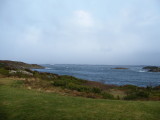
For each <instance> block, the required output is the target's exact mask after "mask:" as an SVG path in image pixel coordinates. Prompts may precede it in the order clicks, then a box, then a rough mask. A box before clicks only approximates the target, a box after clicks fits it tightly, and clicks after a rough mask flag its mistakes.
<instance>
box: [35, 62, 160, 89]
mask: <svg viewBox="0 0 160 120" xmlns="http://www.w3.org/2000/svg"><path fill="white" fill-rule="evenodd" d="M43 66H45V67H46V68H45V69H37V71H40V72H50V73H56V74H59V75H71V76H75V77H77V78H82V79H85V80H91V81H98V82H102V83H105V84H115V85H126V84H131V85H136V86H143V87H146V86H158V85H160V72H159V73H158V72H147V71H145V70H143V69H142V68H143V67H144V66H113V65H68V64H67V65H66V64H64V65H63V64H56V65H43ZM116 67H124V68H128V69H113V68H116Z"/></svg>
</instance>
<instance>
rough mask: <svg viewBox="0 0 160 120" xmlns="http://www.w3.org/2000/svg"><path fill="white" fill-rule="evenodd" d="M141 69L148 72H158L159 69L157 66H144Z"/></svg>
mask: <svg viewBox="0 0 160 120" xmlns="http://www.w3.org/2000/svg"><path fill="white" fill-rule="evenodd" d="M143 69H146V70H148V72H160V67H157V66H146V67H143Z"/></svg>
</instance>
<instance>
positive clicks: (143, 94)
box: [124, 90, 149, 100]
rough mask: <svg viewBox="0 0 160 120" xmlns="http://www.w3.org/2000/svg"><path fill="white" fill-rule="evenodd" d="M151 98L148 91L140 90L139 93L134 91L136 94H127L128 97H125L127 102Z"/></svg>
mask: <svg viewBox="0 0 160 120" xmlns="http://www.w3.org/2000/svg"><path fill="white" fill-rule="evenodd" d="M148 97H149V92H147V91H144V90H143V91H142V90H138V91H134V92H130V93H128V94H127V96H126V97H124V99H125V100H134V99H142V98H148Z"/></svg>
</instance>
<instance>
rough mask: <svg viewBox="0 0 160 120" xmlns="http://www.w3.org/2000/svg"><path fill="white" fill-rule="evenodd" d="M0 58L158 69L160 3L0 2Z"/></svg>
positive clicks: (108, 0)
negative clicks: (151, 66)
mask: <svg viewBox="0 0 160 120" xmlns="http://www.w3.org/2000/svg"><path fill="white" fill-rule="evenodd" d="M0 59H3V60H17V61H23V62H28V63H38V64H43V63H48V64H106V65H124V64H126V65H129V64H130V65H160V0H0Z"/></svg>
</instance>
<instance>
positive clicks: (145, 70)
mask: <svg viewBox="0 0 160 120" xmlns="http://www.w3.org/2000/svg"><path fill="white" fill-rule="evenodd" d="M138 72H147V71H146V70H139V71H138Z"/></svg>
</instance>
